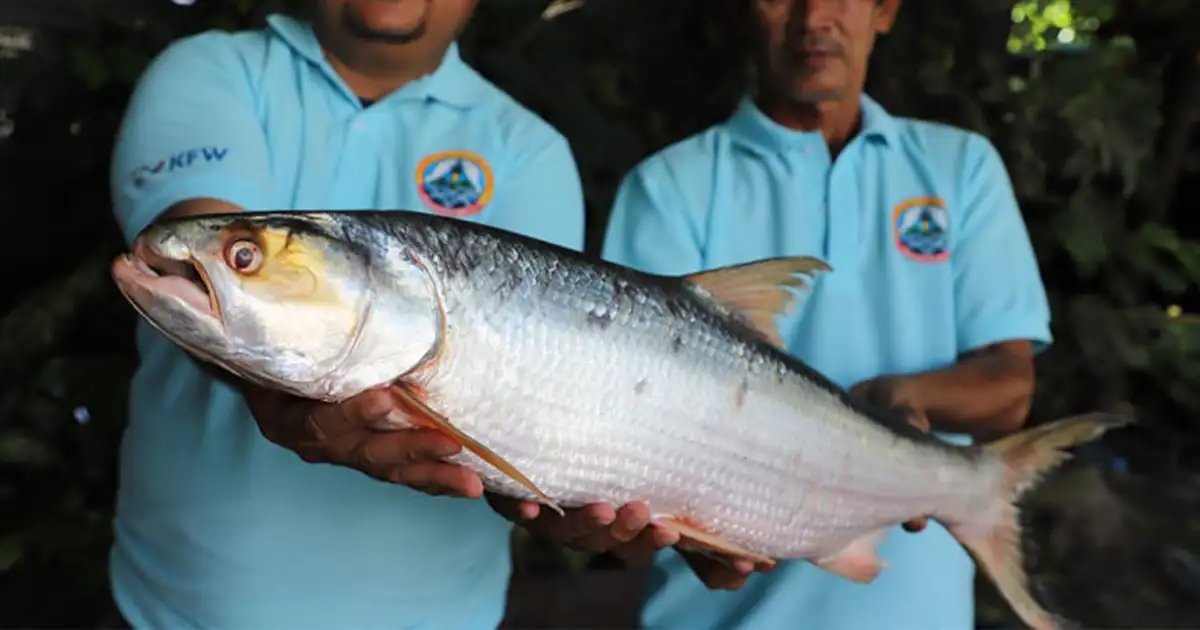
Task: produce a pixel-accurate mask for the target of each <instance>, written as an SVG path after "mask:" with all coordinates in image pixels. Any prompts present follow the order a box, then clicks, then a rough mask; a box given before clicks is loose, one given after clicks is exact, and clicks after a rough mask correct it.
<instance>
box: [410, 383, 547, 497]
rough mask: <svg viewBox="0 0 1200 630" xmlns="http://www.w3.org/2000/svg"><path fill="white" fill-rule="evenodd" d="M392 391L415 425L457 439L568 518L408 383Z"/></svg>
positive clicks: (507, 464) (504, 461)
mask: <svg viewBox="0 0 1200 630" xmlns="http://www.w3.org/2000/svg"><path fill="white" fill-rule="evenodd" d="M392 390H393V391H394V392H395V394H396V397H397V398H398V399H399V402H401V403H402V404H403V405H404V406H406V407H407V408H408V409H406V410H405V411H406V413H408V416H409V418H411V419H412V420H413V421H414V422H415V423H417V424H422V425H425V426H428V427H429V428H431V429H437V430H438V431H441V432H443V433H445V434H446V435H448V436H450V438H451V439H453V440H454V441H455V442H458V443H459V444H460V445H461V446H462V447H463V448H465V449H467V450H468V451H471V452H472V453H474V454H475V455H476V456H478V457H479V458H480V459H482V460H483V461H485V462H487V463H488V464H491V465H492V466H494V467H495V468H496V470H499V471H500V472H502V473H504V474H505V475H508V476H509V477H510V478H512V479H513V480H514V481H516V482H517V483H519V484H521V485H522V486H524V487H525V489H527V490H529V491H530V492H532V493H533V494H534V496H536V497H537V498H538V500H539V501H540V502H541V503H542V504H543V505H545V506H546V507H549V508H550V509H552V510H554V511H555V512H557V513H558V515H559V516H564V515H565V514H566V513H565V512H563V509H562V508H561V507H559V505H558V504H557V503H555V502H554V500H553V499H551V498H550V497H549V496H547V495H546V493H545V492H542V490H541V489H540V488H538V487H537V485H536V484H534V483H533V481H531V480H530V479H529V477H526V476H525V475H524V473H522V472H521V471H520V470H517V468H516V467H515V466H513V465H512V464H510V463H508V461H506V460H505V459H504V458H503V457H501V456H500V455H498V454H496V452H495V451H493V450H492V449H490V448H488V447H486V446H484V445H483V444H481V443H480V442H479V441H478V440H476V439H475V438H473V437H471V436H469V435H467V434H466V433H465V432H463V431H462V430H461V429H459V428H458V427H456V426H454V423H452V422H450V420H449V419H447V418H446V416H443V415H442V414H440V413H438V412H437V411H435V410H434V409H433V408H431V407H430V406H429V405H428V404H427V403H426V402H425V401H424V400H423V396H422V394H421V393H420V391H419V390H417V389H416V388H415V387H414V386H412V385H410V384H407V383H397V384H396V385H395V386H393V387H392Z"/></svg>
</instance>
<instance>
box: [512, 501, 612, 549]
mask: <svg viewBox="0 0 1200 630" xmlns="http://www.w3.org/2000/svg"><path fill="white" fill-rule="evenodd" d="M616 519H617V512H616V510H614V509H613V507H612V506H611V505H609V504H607V503H592V504H590V505H586V506H584V507H581V508H578V509H575V510H567V515H566V516H559V515H558V514H555V513H554V512H551V511H550V510H541V514H539V515H538V517H537V518H536V519H534V520H532V521H530V522H529V523H528V524H527V525H526V527H527V528H528V529H529V530H530V531H532V532H534V533H536V534H540V535H542V536H545V537H547V538H550V539H551V540H555V541H558V542H560V543H566V542H568V541H573V540H577V539H579V538H582V537H583V536H586V535H588V534H591V533H592V532H595V531H596V530H598V529H601V528H605V527H608V526H609V525H611V524H612V522H613V521H615V520H616Z"/></svg>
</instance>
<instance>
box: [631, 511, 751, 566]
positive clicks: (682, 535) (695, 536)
mask: <svg viewBox="0 0 1200 630" xmlns="http://www.w3.org/2000/svg"><path fill="white" fill-rule="evenodd" d="M654 522H655V523H657V524H658V525H659V526H661V527H665V528H667V529H670V530H673V531H674V532H675V533H677V534H679V543H677V544H676V545H675V546H676V547H678V548H679V549H682V550H684V551H693V552H698V553H703V554H706V555H708V556H709V557H712V558H715V559H717V560H720V561H722V562H727V560H728V559H734V560H750V561H752V562H754V563H755V565H757V566H759V567H762V568H764V569H770V568H774V567H775V560H773V559H771V558H768V557H767V556H764V555H761V554H757V553H754V552H752V551H748V550H746V549H743V548H742V547H739V546H738V545H735V544H733V543H731V542H729V541H727V540H725V539H724V538H721V537H720V536H717V535H714V534H710V533H708V532H706V531H704V530H703V529H701V528H700V527H699V526H697V525H695V524H694V523H692V522H691V520H690V519H685V518H676V517H673V516H664V517H659V518H656V519H654Z"/></svg>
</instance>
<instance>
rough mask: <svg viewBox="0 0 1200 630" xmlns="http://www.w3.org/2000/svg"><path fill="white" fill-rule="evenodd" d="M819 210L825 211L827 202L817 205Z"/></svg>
mask: <svg viewBox="0 0 1200 630" xmlns="http://www.w3.org/2000/svg"><path fill="white" fill-rule="evenodd" d="M817 212H825V204H821V205H819V206H817Z"/></svg>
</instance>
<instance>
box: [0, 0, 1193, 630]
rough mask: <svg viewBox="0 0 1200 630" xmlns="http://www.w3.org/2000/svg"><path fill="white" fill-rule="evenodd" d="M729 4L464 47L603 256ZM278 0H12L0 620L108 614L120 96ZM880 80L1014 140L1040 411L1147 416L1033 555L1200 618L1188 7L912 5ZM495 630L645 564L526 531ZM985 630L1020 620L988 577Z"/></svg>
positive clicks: (514, 26) (726, 89) (3, 200)
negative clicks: (551, 161) (179, 46)
mask: <svg viewBox="0 0 1200 630" xmlns="http://www.w3.org/2000/svg"><path fill="white" fill-rule="evenodd" d="M721 1H722V0H653V1H647V0H590V2H589V3H588V4H587V5H585V7H584V8H582V9H580V10H577V11H574V12H572V13H569V14H567V15H564V16H562V17H560V18H558V19H556V20H554V21H552V22H545V21H541V20H540V19H539V15H540V12H541V10H542V9H543V8H544V6H545V4H546V2H545V1H544V0H486V1H484V2H481V3H480V7H479V10H478V14H477V16H476V18H475V20H474V22H473V24H472V26H471V28H470V30H469V32H468V33H467V34H466V35H465V36H464V37H463V40H462V44H463V48H464V56H465V57H466V58H467V59H468V61H470V62H471V63H472V64H473V65H475V66H476V67H477V68H479V69H480V70H481V71H482V72H483V73H484V74H485V75H487V76H488V77H489V78H491V79H492V80H493V81H495V82H496V83H497V84H498V85H500V86H501V87H502V88H504V89H506V90H507V91H509V92H510V93H511V94H512V95H513V96H514V97H516V98H517V99H518V100H520V101H521V102H522V103H524V104H526V105H527V106H528V107H530V108H532V109H533V110H535V111H537V112H538V113H539V114H541V115H542V116H543V117H545V118H546V119H547V120H549V121H550V122H551V123H553V124H554V125H555V126H557V127H558V128H559V129H560V130H561V131H562V132H563V133H564V134H566V135H567V137H568V138H569V139H570V141H571V143H572V147H573V150H574V152H575V155H576V157H577V159H578V161H579V164H580V168H581V170H582V175H583V178H584V184H585V189H586V193H587V200H588V211H589V215H588V217H589V225H588V230H589V247H590V248H591V249H592V251H595V250H596V248H597V246H598V242H599V238H600V236H601V235H602V233H603V228H604V224H605V221H606V220H607V215H608V207H609V204H610V202H611V199H612V196H613V192H614V188H615V186H616V184H617V182H618V180H619V178H620V177H621V176H622V175H623V174H624V173H625V172H626V170H627V169H628V168H629V167H631V166H632V165H633V164H634V163H635V162H636V161H637V160H639V159H641V158H642V157H644V156H645V155H647V154H648V153H650V152H652V151H654V150H656V149H658V148H660V147H662V146H664V145H665V144H667V143H669V142H672V141H674V140H677V139H679V138H682V137H683V136H685V135H687V134H689V133H692V132H695V131H697V130H699V129H701V128H703V127H704V126H706V125H709V124H712V123H714V122H717V121H719V120H720V119H722V118H723V117H725V116H727V115H728V113H729V112H730V109H731V107H732V105H733V103H734V102H735V100H736V98H737V97H738V96H739V95H740V89H741V86H742V81H743V68H744V67H745V64H744V60H743V59H742V58H741V56H740V55H739V54H738V52H737V49H736V48H735V47H734V46H733V44H732V40H731V37H730V33H728V32H727V30H726V28H725V26H724V21H723V20H722V19H721V18H720V14H719V11H718V5H719V3H720V2H721ZM277 5H278V3H266V2H258V1H255V0H197V1H196V2H195V3H194V4H193V5H191V6H180V5H176V4H174V3H172V2H169V1H168V0H136V1H130V0H126V1H121V2H118V1H116V0H107V1H105V0H91V1H84V0H75V1H71V0H54V1H51V0H37V1H36V2H33V1H31V0H0V219H2V220H3V224H2V227H0V233H2V234H3V235H4V239H3V247H0V261H2V262H0V273H2V274H3V276H2V277H3V283H2V284H0V289H2V290H0V625H3V626H5V627H73V628H81V627H84V628H86V627H94V626H95V624H96V623H98V622H99V620H100V616H101V615H103V614H104V613H105V612H106V607H107V606H108V593H107V585H106V567H105V560H106V553H107V546H108V544H109V541H110V519H111V509H112V502H113V493H114V469H115V457H116V453H117V444H118V441H119V439H120V433H121V428H122V425H123V422H124V406H125V397H126V391H127V382H128V379H129V376H130V374H131V372H132V370H133V369H134V367H135V365H136V360H137V357H136V355H135V353H134V352H133V347H132V331H133V324H134V319H133V317H134V316H133V311H132V309H130V308H128V306H127V305H125V304H124V302H123V301H122V300H121V298H120V297H119V296H118V295H117V293H116V291H115V290H114V288H113V286H112V284H111V282H110V280H109V279H108V276H107V263H108V261H109V260H110V259H111V257H112V256H113V255H115V254H116V253H118V252H119V251H120V249H121V246H122V243H121V239H120V237H119V235H118V233H117V230H116V226H115V223H114V221H113V218H112V215H111V211H110V203H109V194H108V184H107V178H108V160H109V155H110V151H111V148H112V144H113V139H114V134H115V129H116V125H117V123H118V122H119V120H120V116H121V114H122V110H123V107H124V105H125V102H126V99H127V98H128V95H129V92H130V89H131V87H132V85H133V83H134V81H135V80H136V78H137V76H138V74H139V73H140V72H141V70H142V68H143V67H144V66H145V64H146V63H147V61H148V60H149V59H150V58H151V57H152V56H153V55H154V54H156V53H157V52H158V51H159V50H161V49H162V47H163V46H165V45H166V44H167V43H168V42H169V41H170V40H172V39H173V38H176V37H179V36H182V35H186V34H190V33H194V32H197V31H199V30H204V29H208V28H225V29H232V28H241V27H250V26H258V25H259V24H260V23H261V22H260V20H261V17H262V15H263V13H264V12H265V11H267V10H270V9H274V8H278V6H277ZM870 92H871V93H872V94H873V95H874V96H875V97H876V98H878V99H879V100H880V101H881V102H882V103H883V104H884V105H885V106H886V107H889V108H890V109H891V110H892V111H893V112H895V113H897V114H902V115H911V116H918V117H922V118H927V119H933V120H940V121H945V122H949V123H952V124H957V125H961V126H964V127H967V128H971V129H975V130H978V131H980V132H982V133H983V134H985V135H986V136H987V137H988V138H990V139H991V141H992V142H993V143H995V144H996V146H997V147H998V148H999V149H1000V151H1001V153H1002V154H1003V155H1004V157H1005V159H1006V161H1007V164H1008V167H1009V170H1010V174H1011V176H1012V178H1013V182H1014V186H1015V187H1016V190H1017V192H1018V195H1019V197H1020V199H1021V201H1022V205H1023V211H1024V213H1025V219H1026V222H1027V224H1028V225H1029V229H1030V232H1031V234H1032V236H1033V239H1034V244H1035V247H1036V250H1037V253H1038V256H1039V260H1040V263H1041V265H1042V272H1043V274H1044V276H1045V279H1046V283H1047V288H1048V290H1049V292H1050V296H1051V300H1052V305H1053V309H1054V334H1055V336H1056V343H1055V345H1054V346H1053V347H1052V349H1050V350H1049V351H1048V352H1046V353H1045V354H1044V355H1042V356H1041V357H1040V358H1039V359H1038V371H1039V372H1038V373H1039V386H1038V395H1037V400H1036V405H1035V410H1034V418H1033V420H1034V421H1035V422H1040V421H1045V420H1047V419H1050V418H1053V417H1057V416H1061V415H1065V414H1068V413H1075V412H1080V411H1086V410H1090V409H1109V410H1121V411H1126V412H1132V413H1135V414H1136V416H1137V418H1138V419H1139V423H1138V425H1137V426H1136V427H1135V428H1132V429H1128V430H1125V431H1121V432H1119V433H1114V434H1111V435H1110V436H1109V437H1107V438H1106V439H1105V440H1104V441H1103V442H1102V443H1101V444H1099V445H1096V446H1094V447H1090V448H1087V449H1083V450H1082V451H1081V457H1080V458H1078V459H1077V460H1076V461H1075V462H1074V463H1073V464H1072V465H1070V466H1068V467H1065V468H1064V469H1062V470H1061V471H1060V472H1059V473H1058V474H1056V475H1054V476H1053V477H1052V478H1051V479H1050V480H1049V481H1048V482H1047V483H1046V485H1045V486H1044V487H1043V488H1042V489H1041V490H1040V491H1038V492H1037V493H1036V494H1035V495H1034V496H1033V497H1032V498H1031V499H1030V500H1029V501H1028V502H1027V503H1028V505H1026V509H1025V512H1026V516H1027V517H1028V519H1029V521H1030V524H1029V528H1028V530H1029V532H1030V539H1031V543H1030V545H1029V569H1030V571H1031V572H1032V573H1033V574H1034V576H1035V580H1036V583H1037V584H1038V585H1039V588H1038V591H1039V593H1040V594H1041V596H1042V597H1043V598H1045V599H1046V600H1047V601H1049V602H1050V603H1051V605H1052V606H1054V607H1056V608H1057V609H1060V610H1062V611H1063V612H1065V613H1067V614H1068V615H1069V616H1072V617H1074V618H1075V619H1077V620H1079V621H1080V622H1082V623H1083V624H1084V625H1086V626H1088V627H1143V628H1144V627H1159V628H1164V627H1175V628H1182V627H1200V606H1197V605H1196V604H1195V602H1197V601H1200V555H1198V554H1200V473H1198V468H1200V466H1198V464H1200V458H1198V452H1197V444H1198V442H1197V439H1198V437H1200V436H1198V433H1197V431H1196V430H1195V426H1196V423H1197V421H1198V419H1200V415H1198V412H1200V316H1197V315H1196V314H1194V313H1196V312H1197V311H1200V300H1198V292H1197V281H1200V240H1198V237H1200V228H1198V226H1197V221H1196V219H1195V216H1196V212H1197V210H1198V209H1200V131H1198V127H1200V124H1198V121H1200V2H1195V1H1194V0H1192V1H1189V0H1156V1H1149V2H1135V1H1132V0H1104V1H1102V0H1091V1H1087V0H1076V1H1075V2H1067V1H1065V0H1051V1H1039V0H1026V1H1022V2H1013V1H1011V0H1007V1H1005V0H924V1H923V2H909V3H907V5H906V6H905V7H904V8H903V10H902V17H901V21H900V24H899V25H898V27H897V29H896V31H895V32H894V33H892V34H890V35H888V36H887V37H886V38H885V40H884V41H882V42H881V43H880V50H879V51H877V53H876V56H875V61H874V65H873V66H872V73H871V77H870ZM514 552H515V553H516V561H517V562H516V567H517V569H516V571H517V573H516V576H515V580H514V586H513V592H512V606H511V611H510V619H509V622H508V623H509V625H511V626H520V627H550V626H554V627H615V626H620V625H623V624H628V623H629V622H630V620H631V615H632V612H633V611H634V610H635V609H636V606H637V605H638V599H639V597H640V590H639V589H640V585H641V583H640V580H641V579H642V575H641V574H640V573H638V572H636V571H619V570H615V569H612V568H611V567H610V565H609V563H606V562H605V561H604V559H603V558H599V559H595V558H588V557H583V556H579V555H576V554H566V553H562V552H559V551H557V550H555V549H554V548H553V547H552V546H549V545H547V544H545V543H541V542H539V541H534V540H530V539H529V538H528V537H527V536H525V535H523V534H519V533H518V534H517V535H516V536H515V537H514ZM979 619H980V621H979V623H980V626H981V627H997V626H999V625H1001V624H1012V617H1011V615H1010V614H1009V612H1008V611H1007V610H1006V608H1005V607H1004V606H1003V605H1002V604H1000V603H998V600H997V599H996V597H995V596H994V594H993V593H992V591H991V588H990V586H988V585H987V584H985V583H983V581H982V580H981V586H980V589H979Z"/></svg>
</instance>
